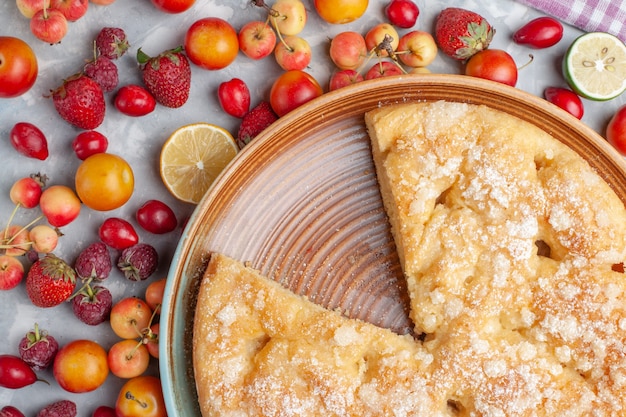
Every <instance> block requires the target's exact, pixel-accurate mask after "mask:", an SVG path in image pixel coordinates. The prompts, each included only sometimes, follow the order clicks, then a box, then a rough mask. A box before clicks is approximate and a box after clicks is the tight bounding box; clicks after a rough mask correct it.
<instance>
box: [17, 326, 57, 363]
mask: <svg viewBox="0 0 626 417" xmlns="http://www.w3.org/2000/svg"><path fill="white" fill-rule="evenodd" d="M58 350H59V344H58V343H57V341H56V339H55V338H54V337H52V336H50V335H49V334H48V332H47V331H45V330H40V329H39V325H38V324H37V323H35V327H34V329H33V330H31V331H29V332H28V333H26V335H25V336H24V337H23V338H22V339H21V340H20V343H19V351H20V357H21V358H22V360H23V361H24V362H26V363H27V364H28V365H29V366H30V367H31V368H33V370H34V371H42V370H44V369H47V368H48V367H49V366H50V365H51V364H52V361H53V360H54V357H55V356H56V354H57V351H58Z"/></svg>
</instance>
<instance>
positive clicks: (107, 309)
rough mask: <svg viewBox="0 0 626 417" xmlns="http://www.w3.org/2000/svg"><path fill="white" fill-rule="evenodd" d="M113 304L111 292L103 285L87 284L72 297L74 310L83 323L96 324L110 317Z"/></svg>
mask: <svg viewBox="0 0 626 417" xmlns="http://www.w3.org/2000/svg"><path fill="white" fill-rule="evenodd" d="M112 305H113V297H112V296H111V292H110V291H109V290H108V289H107V288H105V287H103V286H101V285H96V286H94V287H93V288H92V287H91V286H90V285H89V284H87V285H85V287H84V288H81V290H80V291H78V292H77V293H76V294H75V295H74V298H72V311H73V312H74V315H75V316H76V317H77V318H78V319H79V320H80V321H82V322H83V323H85V324H88V325H90V326H96V325H98V324H100V323H102V322H104V321H106V320H107V319H108V318H109V315H110V313H111V308H112Z"/></svg>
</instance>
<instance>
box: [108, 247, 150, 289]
mask: <svg viewBox="0 0 626 417" xmlns="http://www.w3.org/2000/svg"><path fill="white" fill-rule="evenodd" d="M158 265H159V257H158V254H157V251H156V249H154V247H152V246H151V245H149V244H147V243H138V244H136V245H133V246H131V247H130V248H126V249H124V250H123V251H122V253H121V255H120V257H119V259H118V261H117V267H118V269H119V270H120V271H122V273H124V276H126V278H128V279H130V280H132V281H142V280H144V279H146V278H148V277H149V276H150V275H152V274H153V273H154V271H156V269H157V266H158Z"/></svg>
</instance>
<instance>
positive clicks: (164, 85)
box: [137, 47, 191, 108]
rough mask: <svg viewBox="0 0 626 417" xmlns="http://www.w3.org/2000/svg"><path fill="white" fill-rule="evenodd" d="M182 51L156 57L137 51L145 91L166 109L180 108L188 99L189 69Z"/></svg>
mask: <svg viewBox="0 0 626 417" xmlns="http://www.w3.org/2000/svg"><path fill="white" fill-rule="evenodd" d="M182 51H183V48H182V47H178V48H176V49H170V50H167V51H164V52H162V53H161V54H159V55H158V56H156V57H150V56H148V55H146V54H145V53H144V52H143V51H142V50H141V48H139V50H138V51H137V61H138V62H139V64H140V65H141V68H142V72H143V82H144V84H145V86H146V89H147V90H148V91H149V92H150V93H151V94H152V95H153V96H154V98H155V99H156V101H157V102H158V103H160V104H162V105H164V106H166V107H172V108H176V107H181V106H182V105H183V104H185V103H186V102H187V99H188V98H189V90H190V88H191V67H190V65H189V60H188V59H187V57H186V56H185V54H183V52H182Z"/></svg>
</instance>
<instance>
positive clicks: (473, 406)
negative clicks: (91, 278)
mask: <svg viewBox="0 0 626 417" xmlns="http://www.w3.org/2000/svg"><path fill="white" fill-rule="evenodd" d="M365 125H366V127H367V131H368V133H369V136H370V139H371V143H372V155H373V160H374V164H375V167H376V175H377V178H378V182H379V185H380V190H381V196H382V200H383V204H384V207H385V210H386V212H387V214H388V217H389V222H390V225H391V231H392V234H393V238H394V241H395V243H396V247H397V250H398V255H399V259H400V262H401V266H402V269H403V272H404V275H405V277H406V281H407V288H408V291H409V296H410V299H411V308H410V317H411V319H412V321H413V323H414V325H415V334H416V335H418V336H417V337H413V336H409V335H398V334H395V333H393V332H391V331H389V330H387V329H382V328H379V327H376V326H374V325H372V324H369V323H365V322H362V321H359V320H355V319H350V318H347V317H344V316H342V315H341V314H340V313H339V312H336V311H331V310H326V309H324V308H322V307H320V306H318V305H316V304H314V303H312V302H310V301H309V300H307V299H306V298H304V297H302V296H299V295H296V294H294V293H292V292H290V291H289V290H287V289H286V288H284V287H282V286H281V285H280V284H279V283H277V282H275V281H273V280H271V279H269V278H266V277H263V276H261V275H260V274H259V273H258V272H257V271H255V270H253V269H251V268H248V267H246V266H245V265H244V264H243V263H241V262H240V261H239V260H234V259H231V258H229V257H227V256H225V255H222V254H217V253H214V254H212V255H211V259H210V262H209V264H208V267H207V269H206V271H205V275H204V278H203V280H202V282H201V285H200V289H199V293H198V297H197V306H196V314H195V318H194V328H193V331H194V334H193V361H194V377H195V381H196V389H197V392H198V399H199V404H200V409H201V411H202V415H203V417H208V416H318V415H319V416H498V417H500V416H589V415H593V416H619V415H626V280H625V277H624V274H623V272H622V271H623V261H624V259H626V209H625V208H624V204H623V203H622V202H621V200H620V199H619V198H618V197H617V195H616V194H615V192H614V191H613V190H612V189H611V188H610V186H609V185H608V184H607V183H606V182H605V181H604V180H603V179H602V178H601V177H600V176H599V175H598V174H597V173H596V172H595V171H594V170H593V169H592V168H591V167H590V166H589V165H588V163H587V162H586V161H585V160H584V159H583V158H582V157H580V156H579V155H578V154H576V153H575V152H574V151H572V150H571V149H570V148H568V147H567V146H565V145H564V144H562V143H560V142H559V141H557V140H555V139H554V138H553V137H552V136H550V135H549V133H547V132H545V131H543V130H541V129H539V128H537V127H536V126H534V125H532V124H530V123H528V122H525V121H523V120H521V119H518V118H516V117H513V116H511V115H509V114H507V113H504V112H500V111H497V110H494V109H492V108H489V107H486V106H481V105H473V104H467V103H453V102H444V101H441V102H429V103H404V104H394V105H386V106H381V107H379V108H377V109H375V110H372V111H370V112H368V113H366V114H365Z"/></svg>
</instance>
